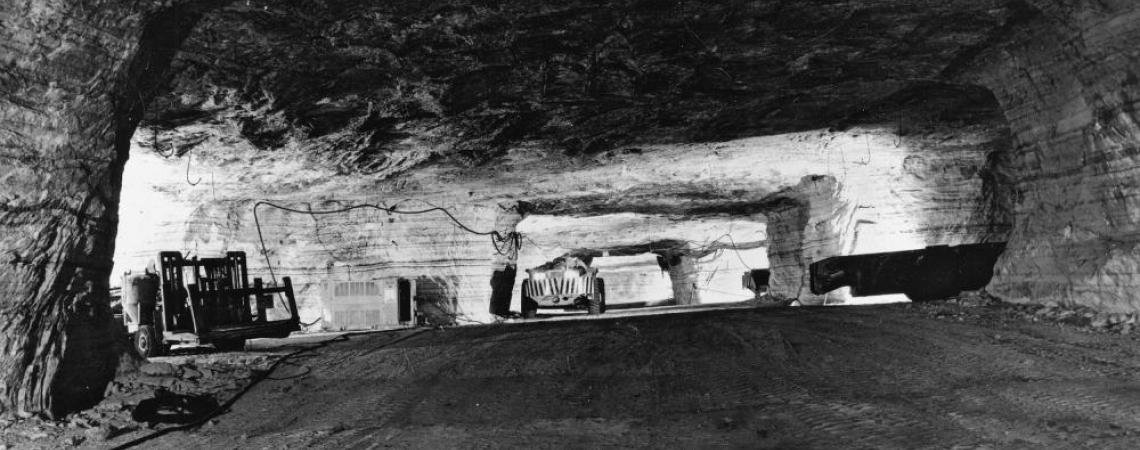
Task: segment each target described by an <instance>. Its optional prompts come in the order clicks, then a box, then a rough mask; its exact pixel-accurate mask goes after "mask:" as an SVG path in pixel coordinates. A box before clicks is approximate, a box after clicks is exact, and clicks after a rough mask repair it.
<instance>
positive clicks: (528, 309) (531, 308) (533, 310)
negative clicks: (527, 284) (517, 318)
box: [522, 297, 538, 319]
mask: <svg viewBox="0 0 1140 450" xmlns="http://www.w3.org/2000/svg"><path fill="white" fill-rule="evenodd" d="M522 315H523V318H524V319H533V318H535V317H537V316H538V302H536V301H534V300H532V299H531V298H530V297H523V298H522Z"/></svg>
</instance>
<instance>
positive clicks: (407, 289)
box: [396, 278, 412, 323]
mask: <svg viewBox="0 0 1140 450" xmlns="http://www.w3.org/2000/svg"><path fill="white" fill-rule="evenodd" d="M396 291H397V293H396V296H397V297H398V299H397V303H398V304H399V315H400V317H399V320H400V323H406V322H411V321H412V282H411V281H408V280H406V279H404V278H400V279H399V280H397V281H396Z"/></svg>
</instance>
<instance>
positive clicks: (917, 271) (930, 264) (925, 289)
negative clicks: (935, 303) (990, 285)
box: [904, 254, 962, 302]
mask: <svg viewBox="0 0 1140 450" xmlns="http://www.w3.org/2000/svg"><path fill="white" fill-rule="evenodd" d="M908 278H909V279H908V281H907V284H906V291H905V292H904V293H905V294H906V296H907V297H909V298H910V299H911V301H916V302H926V301H931V300H941V299H945V298H949V297H953V296H955V295H958V293H959V292H961V291H962V289H961V287H960V286H959V285H958V284H959V283H958V267H957V258H954V257H953V256H952V255H937V254H935V255H927V256H924V257H923V258H922V260H920V261H919V263H918V264H917V265H916V267H914V268H913V269H911V274H910V277H908Z"/></svg>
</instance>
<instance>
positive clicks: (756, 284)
mask: <svg viewBox="0 0 1140 450" xmlns="http://www.w3.org/2000/svg"><path fill="white" fill-rule="evenodd" d="M771 277H772V271H771V270H769V269H752V270H749V271H747V272H744V276H742V277H741V280H740V284H741V286H742V287H744V289H748V290H750V291H752V292H753V293H754V294H756V296H757V297H759V296H761V295H765V294H767V293H768V280H769V279H770V278H771Z"/></svg>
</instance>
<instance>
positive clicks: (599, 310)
mask: <svg viewBox="0 0 1140 450" xmlns="http://www.w3.org/2000/svg"><path fill="white" fill-rule="evenodd" d="M605 312H606V282H605V281H603V280H602V279H601V278H598V279H595V280H594V296H593V298H592V299H590V304H589V308H588V313H589V314H604V313H605Z"/></svg>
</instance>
